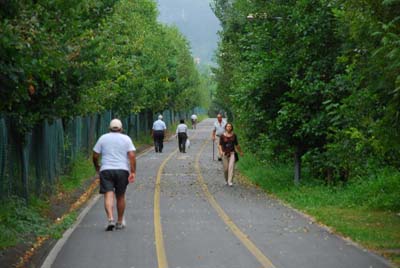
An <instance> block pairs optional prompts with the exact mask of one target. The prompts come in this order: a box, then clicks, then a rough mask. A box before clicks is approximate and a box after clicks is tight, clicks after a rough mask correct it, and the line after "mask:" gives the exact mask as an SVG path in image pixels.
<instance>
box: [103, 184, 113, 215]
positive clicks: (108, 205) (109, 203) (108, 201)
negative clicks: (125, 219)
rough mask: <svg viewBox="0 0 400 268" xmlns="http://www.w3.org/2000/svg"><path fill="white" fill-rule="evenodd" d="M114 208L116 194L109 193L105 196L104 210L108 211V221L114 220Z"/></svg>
mask: <svg viewBox="0 0 400 268" xmlns="http://www.w3.org/2000/svg"><path fill="white" fill-rule="evenodd" d="M113 207H114V192H113V191H109V192H106V193H105V194H104V209H105V210H106V214H107V218H108V220H114V216H113Z"/></svg>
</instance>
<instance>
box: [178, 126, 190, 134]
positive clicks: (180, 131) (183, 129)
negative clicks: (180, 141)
mask: <svg viewBox="0 0 400 268" xmlns="http://www.w3.org/2000/svg"><path fill="white" fill-rule="evenodd" d="M187 129H188V127H187V125H186V124H179V125H178V127H177V128H176V133H177V134H178V133H182V132H184V133H187Z"/></svg>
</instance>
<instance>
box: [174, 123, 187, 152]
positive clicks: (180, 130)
mask: <svg viewBox="0 0 400 268" xmlns="http://www.w3.org/2000/svg"><path fill="white" fill-rule="evenodd" d="M187 132H188V127H187V125H186V124H185V120H183V119H181V120H180V124H179V125H178V126H177V128H176V135H177V136H178V146H179V152H181V153H186V148H185V147H186V140H187V138H188V135H187Z"/></svg>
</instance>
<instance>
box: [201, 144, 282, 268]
mask: <svg viewBox="0 0 400 268" xmlns="http://www.w3.org/2000/svg"><path fill="white" fill-rule="evenodd" d="M208 142H209V141H206V142H204V144H203V145H202V147H201V149H200V151H199V153H198V154H197V156H196V161H195V168H196V171H197V175H198V176H197V179H198V182H199V184H200V186H201V188H202V189H203V192H204V194H205V196H206V198H207V200H208V202H209V203H210V204H211V206H212V207H213V208H214V209H215V211H216V212H217V214H218V216H219V217H220V218H221V219H222V220H223V221H224V223H225V224H226V225H227V226H228V227H229V229H230V230H231V231H232V233H233V234H234V235H235V236H236V237H237V238H238V239H239V240H240V241H241V242H242V243H243V245H245V246H246V248H247V249H248V250H249V251H250V252H251V253H252V254H253V256H254V257H256V259H257V260H258V261H259V262H260V264H261V265H262V266H263V267H264V268H275V266H274V265H273V264H272V262H271V261H270V260H269V259H268V258H267V257H266V256H265V255H264V254H263V253H262V252H261V250H259V249H258V248H257V246H256V245H255V244H254V243H253V242H252V241H251V240H250V239H249V238H248V236H247V235H246V234H245V233H243V232H242V231H241V230H240V228H239V227H237V225H236V224H235V223H234V222H233V221H232V219H231V218H230V217H229V216H228V214H226V213H225V211H224V210H223V209H222V208H221V206H220V205H219V204H218V202H217V201H216V200H215V198H214V196H213V195H212V194H211V193H210V191H209V190H208V187H207V184H206V183H205V181H204V178H203V176H202V175H201V170H200V165H199V159H200V155H201V154H202V152H203V150H204V148H205V146H206V145H207V144H208Z"/></svg>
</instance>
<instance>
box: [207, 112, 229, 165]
mask: <svg viewBox="0 0 400 268" xmlns="http://www.w3.org/2000/svg"><path fill="white" fill-rule="evenodd" d="M225 126H226V121H225V120H222V115H221V114H218V115H217V121H215V122H214V128H213V131H212V135H211V138H212V140H213V141H214V142H215V143H216V144H217V148H218V146H219V137H220V136H221V135H222V134H224V132H225ZM213 157H214V156H213ZM218 161H222V156H221V155H220V153H219V151H218Z"/></svg>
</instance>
